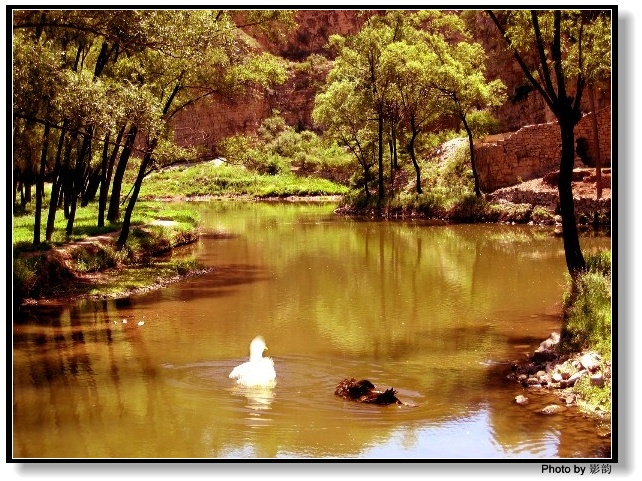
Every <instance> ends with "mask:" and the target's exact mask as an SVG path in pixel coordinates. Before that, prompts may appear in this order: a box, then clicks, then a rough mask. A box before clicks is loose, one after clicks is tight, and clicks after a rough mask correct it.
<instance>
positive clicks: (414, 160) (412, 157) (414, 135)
mask: <svg viewBox="0 0 642 481" xmlns="http://www.w3.org/2000/svg"><path fill="white" fill-rule="evenodd" d="M416 138H417V130H416V129H415V128H414V127H413V128H412V136H411V137H410V141H409V142H408V153H409V154H410V160H412V166H413V167H414V168H415V177H416V180H415V185H416V189H417V194H421V193H423V190H422V188H421V169H420V168H419V163H418V162H417V156H416V154H415V139H416Z"/></svg>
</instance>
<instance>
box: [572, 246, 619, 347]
mask: <svg viewBox="0 0 642 481" xmlns="http://www.w3.org/2000/svg"><path fill="white" fill-rule="evenodd" d="M610 259H611V255H610V253H609V252H606V253H604V252H602V253H599V254H596V255H589V256H587V258H586V264H587V267H588V270H587V271H586V272H583V273H581V274H579V275H578V276H577V279H576V280H575V286H573V285H572V281H570V279H569V288H568V291H567V292H566V294H565V296H564V306H565V308H564V320H565V322H564V326H563V328H562V345H561V347H562V348H563V349H566V350H582V349H592V350H596V351H597V352H599V353H600V354H601V355H602V356H603V357H605V358H607V359H608V358H610V356H611V262H610Z"/></svg>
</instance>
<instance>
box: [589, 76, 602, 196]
mask: <svg viewBox="0 0 642 481" xmlns="http://www.w3.org/2000/svg"><path fill="white" fill-rule="evenodd" d="M588 93H589V101H590V103H591V111H592V112H593V122H592V125H593V147H594V153H593V155H594V157H593V158H594V159H595V177H596V179H595V189H596V191H597V192H596V198H597V199H601V198H602V155H601V154H600V135H599V129H598V125H597V111H596V109H595V91H594V89H593V83H590V84H588Z"/></svg>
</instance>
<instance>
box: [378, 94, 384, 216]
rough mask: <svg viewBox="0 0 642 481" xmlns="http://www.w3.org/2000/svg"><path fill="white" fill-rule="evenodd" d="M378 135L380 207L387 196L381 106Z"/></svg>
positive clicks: (381, 107)
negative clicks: (384, 176) (384, 179)
mask: <svg viewBox="0 0 642 481" xmlns="http://www.w3.org/2000/svg"><path fill="white" fill-rule="evenodd" d="M377 135H378V139H379V142H378V143H379V145H378V149H379V150H378V153H377V162H378V166H379V189H378V194H377V195H378V199H377V202H378V203H379V205H381V203H382V202H383V198H384V195H385V190H384V183H383V106H382V105H379V113H378V115H377Z"/></svg>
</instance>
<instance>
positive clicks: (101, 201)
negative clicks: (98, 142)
mask: <svg viewBox="0 0 642 481" xmlns="http://www.w3.org/2000/svg"><path fill="white" fill-rule="evenodd" d="M124 133H125V126H124V125H123V126H122V127H121V128H120V130H119V131H118V136H117V137H116V142H115V143H114V149H113V150H112V151H111V155H110V157H109V160H108V162H107V172H105V175H104V176H103V179H102V183H101V184H100V196H99V198H98V227H103V226H104V225H105V209H106V208H107V196H108V194H109V184H110V183H111V176H112V173H113V169H114V162H115V161H116V155H117V154H118V146H119V145H120V141H121V140H122V138H123V134H124ZM107 139H109V134H108V135H107Z"/></svg>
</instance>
